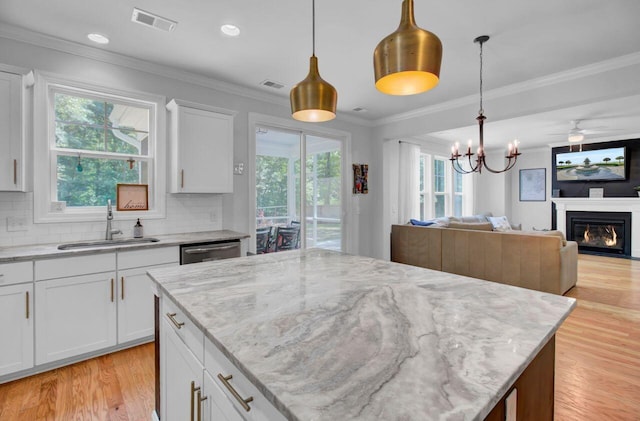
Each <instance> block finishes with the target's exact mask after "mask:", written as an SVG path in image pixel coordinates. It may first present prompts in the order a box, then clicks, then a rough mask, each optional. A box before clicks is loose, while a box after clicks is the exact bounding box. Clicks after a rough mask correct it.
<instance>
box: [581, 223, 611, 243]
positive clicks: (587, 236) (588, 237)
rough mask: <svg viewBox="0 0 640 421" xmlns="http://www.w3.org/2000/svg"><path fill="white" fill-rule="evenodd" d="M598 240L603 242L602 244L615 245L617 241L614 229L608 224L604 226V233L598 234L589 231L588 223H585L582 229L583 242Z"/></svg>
mask: <svg viewBox="0 0 640 421" xmlns="http://www.w3.org/2000/svg"><path fill="white" fill-rule="evenodd" d="M598 240H600V241H602V242H604V245H605V246H607V247H613V246H615V245H616V244H617V243H618V234H617V233H616V229H615V228H614V227H612V226H611V225H609V226H607V227H604V234H603V235H600V236H598V235H593V234H592V233H591V230H590V229H589V225H588V224H587V229H585V230H584V243H594V242H597V241H598Z"/></svg>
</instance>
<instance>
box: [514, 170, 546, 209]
mask: <svg viewBox="0 0 640 421" xmlns="http://www.w3.org/2000/svg"><path fill="white" fill-rule="evenodd" d="M546 200H547V169H546V168H531V169H525V170H520V201H521V202H545V201H546Z"/></svg>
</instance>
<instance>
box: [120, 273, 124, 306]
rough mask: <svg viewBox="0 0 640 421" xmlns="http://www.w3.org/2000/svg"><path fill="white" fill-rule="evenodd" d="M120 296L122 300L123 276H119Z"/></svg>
mask: <svg viewBox="0 0 640 421" xmlns="http://www.w3.org/2000/svg"><path fill="white" fill-rule="evenodd" d="M120 298H121V299H122V301H124V276H121V277H120Z"/></svg>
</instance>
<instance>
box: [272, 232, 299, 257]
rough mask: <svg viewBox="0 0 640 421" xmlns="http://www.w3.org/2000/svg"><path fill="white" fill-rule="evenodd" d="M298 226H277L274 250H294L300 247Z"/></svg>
mask: <svg viewBox="0 0 640 421" xmlns="http://www.w3.org/2000/svg"><path fill="white" fill-rule="evenodd" d="M299 239H300V227H278V228H277V229H276V247H275V251H282V250H294V249H297V248H299V247H300V242H299Z"/></svg>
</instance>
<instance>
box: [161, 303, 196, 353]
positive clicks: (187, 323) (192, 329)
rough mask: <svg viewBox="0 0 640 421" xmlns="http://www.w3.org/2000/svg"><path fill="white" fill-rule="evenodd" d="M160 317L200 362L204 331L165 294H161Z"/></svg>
mask: <svg viewBox="0 0 640 421" xmlns="http://www.w3.org/2000/svg"><path fill="white" fill-rule="evenodd" d="M160 317H162V318H164V319H166V320H167V321H168V322H169V324H170V325H171V327H172V328H173V331H174V332H175V333H176V334H177V335H178V337H179V338H180V339H182V341H183V342H184V343H185V344H186V345H187V348H189V350H190V351H191V352H193V355H195V356H196V358H198V361H200V363H202V362H203V361H204V333H202V331H201V330H200V329H198V328H197V327H196V325H195V324H194V323H193V322H192V321H191V320H190V319H189V318H188V317H187V316H186V315H185V314H184V312H183V311H182V310H180V309H179V308H178V306H176V305H175V304H174V303H173V302H172V301H171V300H170V299H169V298H167V296H166V295H163V296H162V312H161V313H160Z"/></svg>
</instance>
